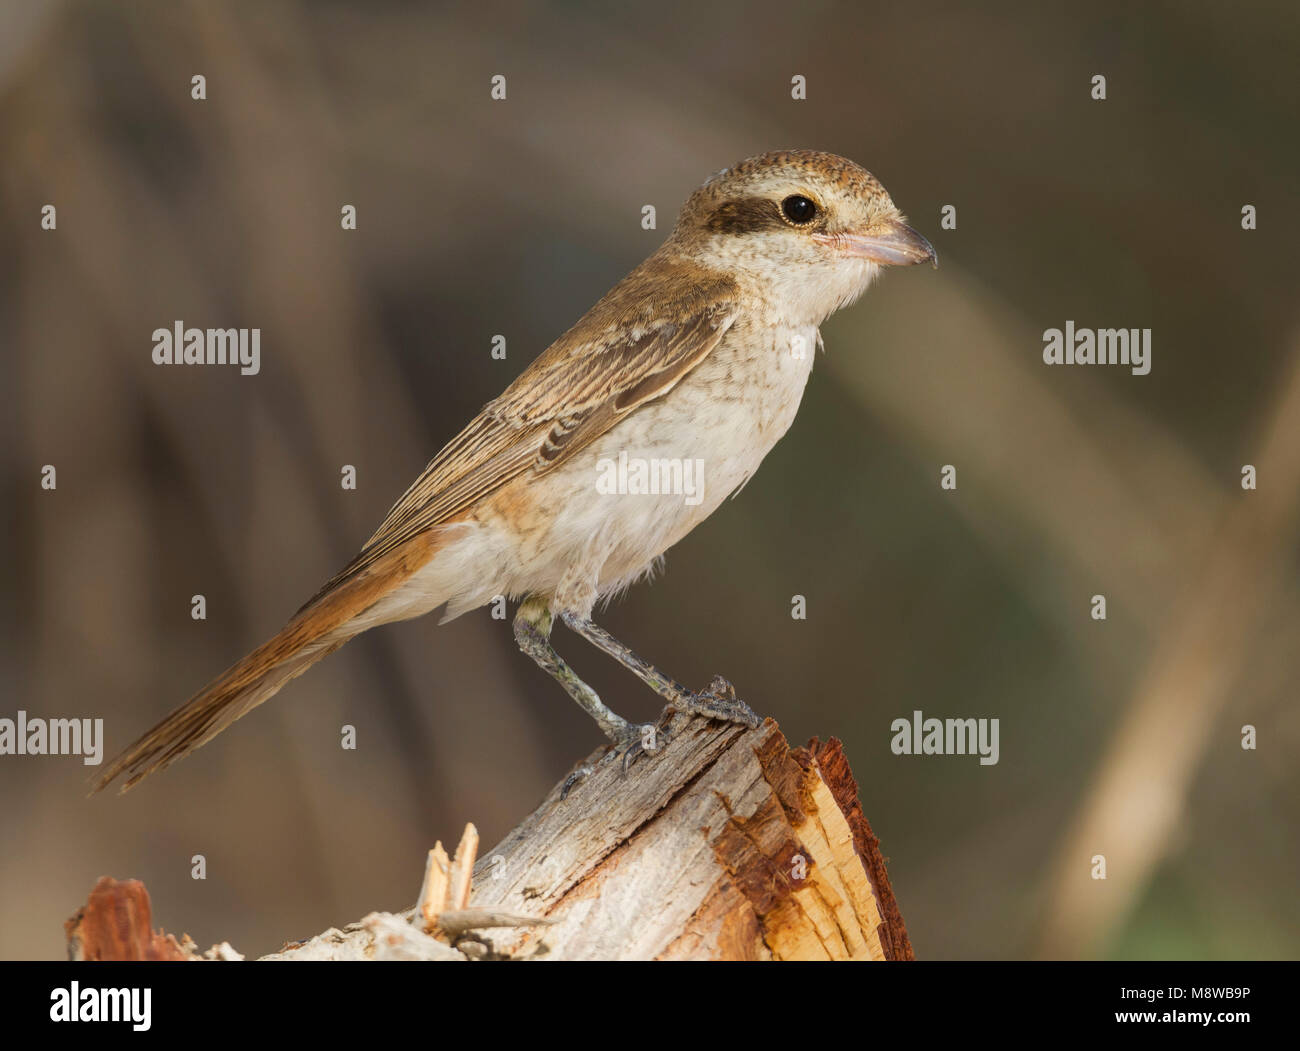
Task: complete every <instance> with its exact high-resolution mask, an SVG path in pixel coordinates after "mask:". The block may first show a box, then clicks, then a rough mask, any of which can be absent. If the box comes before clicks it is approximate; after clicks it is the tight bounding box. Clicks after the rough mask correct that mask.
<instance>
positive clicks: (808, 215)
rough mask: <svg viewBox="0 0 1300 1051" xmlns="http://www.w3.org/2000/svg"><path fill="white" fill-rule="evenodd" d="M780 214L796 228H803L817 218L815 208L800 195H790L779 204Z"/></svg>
mask: <svg viewBox="0 0 1300 1051" xmlns="http://www.w3.org/2000/svg"><path fill="white" fill-rule="evenodd" d="M781 214H783V215H784V216H785V217H786V218H787V219H789V220H790V222H792V223H794V224H795V225H796V226H804V225H805V224H807V223H810V222H812V221H813V219H814V218H816V216H817V206H816V205H815V204H813V203H812V201H810V200H808V198H807V197H803V196H801V195H800V194H797V193H796V194H791V195H790V196H789V197H787V198H786V199H785V200H784V201H782V202H781Z"/></svg>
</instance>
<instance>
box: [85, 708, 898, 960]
mask: <svg viewBox="0 0 1300 1051" xmlns="http://www.w3.org/2000/svg"><path fill="white" fill-rule="evenodd" d="M668 730H669V737H668V739H667V741H666V742H664V741H662V740H661V742H660V747H659V749H658V751H657V752H655V753H654V754H653V755H644V756H640V757H638V758H637V759H636V761H635V762H634V763H633V764H632V767H631V769H630V770H629V771H628V772H627V773H626V774H625V773H624V772H623V769H622V764H621V763H620V762H618V761H617V760H611V759H610V758H609V757H608V756H607V753H606V750H605V749H600V750H598V751H597V752H595V753H593V755H592V756H591V757H590V758H589V759H588V760H587V762H588V764H590V765H591V767H592V772H591V773H590V774H589V775H588V776H587V777H586V778H585V779H583V780H581V781H580V782H578V783H577V784H576V785H575V786H574V787H573V788H572V789H571V790H570V792H569V793H568V795H567V797H566V798H561V786H560V785H557V786H556V787H555V788H554V789H552V791H551V792H550V794H549V795H548V796H547V797H546V798H545V799H544V800H543V801H542V804H541V805H540V806H539V807H538V808H537V809H536V810H535V811H534V812H533V813H532V814H530V815H529V816H528V817H527V818H525V819H524V821H523V822H522V823H521V824H520V825H519V826H518V827H517V828H516V829H515V830H514V831H512V832H511V833H510V834H509V835H507V836H506V837H505V839H504V840H502V842H501V843H499V844H498V845H497V846H496V847H495V848H494V849H492V850H490V851H488V852H487V853H486V854H484V855H483V856H481V857H480V858H479V860H478V863H477V865H476V866H475V867H474V875H473V884H472V888H471V892H470V897H469V902H468V907H467V908H465V909H460V908H459V906H460V905H461V904H462V903H463V897H464V888H463V887H462V888H461V889H460V890H459V891H458V892H457V896H458V897H459V899H460V900H458V901H454V902H453V905H452V907H453V908H455V909H457V910H458V911H456V912H455V914H454V916H453V914H452V913H451V912H448V913H447V914H446V916H447V919H446V923H445V929H443V927H440V926H438V925H437V923H434V925H433V927H432V928H431V930H429V931H426V930H424V927H425V925H426V922H428V921H427V917H430V916H434V915H436V914H437V909H436V908H432V909H431V907H430V906H429V904H428V903H427V902H426V903H425V904H424V906H423V907H422V908H413V909H409V910H407V911H406V912H405V913H403V914H398V915H394V914H391V913H382V912H379V913H372V914H370V915H369V916H367V917H366V918H365V919H364V920H361V921H359V922H358V923H355V924H351V925H349V926H348V927H345V928H343V929H342V930H337V929H331V930H329V931H326V932H325V933H324V934H321V935H318V936H317V937H315V938H312V939H311V940H310V941H306V942H299V943H295V944H292V945H287V946H285V947H284V948H283V949H282V950H281V951H280V952H278V953H274V954H272V955H271V956H269V957H264V958H265V959H280V960H285V959H336V960H339V959H353V960H355V959H447V960H450V959H470V958H477V959H485V958H486V959H499V958H516V959H517V958H528V959H539V960H546V959H551V960H641V959H664V960H678V959H714V960H910V959H912V947H911V943H910V942H909V941H908V938H907V932H906V930H905V929H904V926H903V920H902V916H901V915H900V914H899V911H898V906H897V904H896V903H895V901H894V895H893V892H892V891H891V889H890V886H889V880H888V878H887V876H886V873H885V863H884V859H883V858H882V857H881V855H880V851H879V849H878V841H877V839H876V837H875V836H874V835H873V834H872V832H871V826H870V825H869V824H868V823H867V820H866V818H865V816H864V815H863V813H862V809H861V807H860V805H859V803H858V798H857V785H856V783H855V782H854V780H853V775H852V774H851V773H850V771H849V766H848V762H847V760H846V759H845V756H844V753H843V750H842V748H841V746H840V743H839V742H838V741H836V740H834V739H831V740H830V741H827V742H826V743H825V744H821V743H819V742H817V741H816V740H814V741H812V742H810V743H809V744H808V745H807V746H806V747H803V748H793V749H792V748H791V747H790V746H789V744H788V743H787V741H786V739H785V737H784V736H783V735H782V734H781V732H780V730H779V728H778V727H777V725H776V723H775V722H773V721H772V720H771V719H769V720H767V721H766V722H765V723H764V724H763V725H762V726H761V727H759V728H758V729H756V730H747V729H745V728H743V727H739V726H731V725H725V724H719V723H715V722H709V721H706V720H703V719H691V718H688V717H685V716H675V717H674V718H673V720H672V723H671V724H670V725H669V726H668ZM471 831H472V830H471ZM466 842H471V843H476V838H473V837H471V836H468V835H467V837H466ZM463 846H464V844H463ZM470 849H471V850H472V846H471V847H470ZM434 854H436V855H438V856H440V857H441V859H442V860H441V862H439V863H438V864H437V865H435V864H434V862H433V855H431V860H430V864H429V866H428V870H427V872H426V894H427V892H428V887H429V880H430V879H431V878H433V879H434V882H435V883H436V884H437V886H439V887H446V886H447V878H446V876H445V874H444V873H443V871H442V869H440V868H439V865H441V866H445V865H446V854H445V852H443V851H442V848H441V845H439V847H438V848H437V851H436V852H434ZM461 858H462V852H460V851H458V859H461ZM461 864H463V865H465V866H466V869H465V870H466V871H468V869H467V865H468V861H461ZM453 882H454V873H453ZM102 885H103V881H101V887H102ZM118 886H125V884H119V885H118ZM101 887H97V892H98V891H100V889H101ZM141 890H143V888H141ZM100 898H101V899H102V900H101V902H100V905H99V908H100V909H101V910H102V909H105V908H107V909H110V910H111V909H112V908H114V905H113V903H112V898H111V897H105V895H104V894H103V893H101V894H100ZM95 904H96V899H95V896H94V895H92V899H91V902H90V904H89V905H88V907H87V909H84V910H82V912H81V913H79V914H78V917H79V918H80V919H79V924H78V926H79V927H83V928H84V927H85V925H86V923H87V918H86V914H87V913H88V912H89V913H90V919H91V921H92V922H94V923H97V924H100V925H103V924H104V923H105V922H106V921H104V920H103V919H97V918H96V917H95V915H94V908H95ZM147 904H148V902H147V895H146V896H145V913H144V918H143V924H141V921H140V919H139V917H137V918H136V920H135V922H134V926H133V927H132V929H133V930H136V931H137V932H138V933H139V936H140V937H141V938H144V936H145V934H146V933H147V934H148V935H149V936H150V937H151V938H152V937H156V936H154V935H152V932H151V931H150V929H149V917H148V911H147ZM529 917H531V918H532V920H534V921H535V922H532V923H527V922H523V921H524V920H525V919H526V918H529ZM70 923H71V921H70ZM108 925H109V926H112V923H111V922H109V923H108ZM449 932H450V933H449ZM69 933H70V936H71V930H70V932H69ZM172 944H175V943H174V942H173V943H172ZM188 947H189V946H187V948H188ZM169 948H170V947H169ZM122 951H123V952H131V951H139V950H138V949H132V948H130V947H123V948H122ZM236 955H237V954H235V953H234V952H233V950H230V948H229V946H224V945H223V946H222V947H218V948H217V949H214V950H210V951H209V953H208V954H207V956H208V958H214V957H215V958H227V959H229V958H232V957H235V956H236ZM99 958H101V959H107V958H110V957H108V956H105V955H103V954H102V952H101V955H100V956H99Z"/></svg>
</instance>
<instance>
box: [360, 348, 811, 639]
mask: <svg viewBox="0 0 1300 1051" xmlns="http://www.w3.org/2000/svg"><path fill="white" fill-rule="evenodd" d="M738 326H739V323H738ZM738 326H733V328H732V329H731V330H730V331H729V332H728V333H727V335H726V336H725V337H724V338H723V340H722V342H721V343H720V344H719V345H718V347H717V348H715V349H714V350H713V352H712V353H710V354H709V356H708V357H707V358H705V360H704V361H703V362H701V363H700V364H699V365H698V366H697V367H696V368H695V369H693V370H692V371H691V372H690V373H689V374H688V375H687V376H686V377H685V378H683V379H682V381H681V382H680V383H679V384H678V385H677V386H676V387H675V388H673V390H671V391H670V392H669V393H668V394H666V395H664V396H663V397H661V398H659V399H657V400H655V401H654V402H651V403H648V404H647V405H644V406H642V407H641V408H640V409H638V410H636V411H635V412H634V413H632V415H631V416H629V417H628V418H627V419H625V420H623V421H622V422H621V423H619V424H618V425H617V426H615V427H613V428H611V429H610V430H609V431H608V432H606V433H605V434H604V435H602V436H601V437H600V438H599V439H597V440H596V441H595V442H593V443H592V444H591V445H589V446H588V447H587V448H586V449H583V450H582V451H580V452H579V453H577V454H575V455H574V457H573V458H572V459H571V460H568V461H566V462H565V463H564V464H562V465H561V466H559V467H557V468H555V469H554V470H553V471H550V472H548V473H547V474H545V475H543V476H541V477H534V476H531V475H525V476H523V477H521V478H520V479H519V480H518V481H516V482H513V483H511V485H510V486H507V487H506V488H505V489H502V490H501V491H500V492H499V493H498V494H496V496H494V497H493V498H489V500H487V501H485V503H484V505H483V506H481V507H480V508H479V509H478V510H477V511H476V513H475V514H474V516H473V518H472V519H471V521H469V522H467V523H465V524H464V525H463V526H460V527H457V532H456V534H455V539H454V540H453V541H452V542H450V543H449V544H448V545H447V546H446V547H445V548H444V549H443V550H442V551H441V552H440V553H439V554H438V555H437V556H436V557H435V558H434V560H433V561H432V562H431V563H430V564H429V565H428V566H426V567H425V569H423V570H421V571H420V572H419V573H417V574H416V575H415V576H414V577H413V578H411V580H410V581H409V582H408V585H407V586H406V587H404V588H402V589H401V591H402V593H403V594H402V596H400V597H399V596H397V595H394V596H393V599H394V600H395V601H394V607H398V606H400V607H402V608H401V609H400V611H399V609H398V608H392V609H391V612H392V613H394V614H396V615H398V616H403V615H405V616H410V615H414V614H415V613H418V612H423V611H424V610H427V609H429V608H432V606H433V605H441V604H442V603H443V602H446V603H447V613H446V617H445V618H444V619H450V618H451V617H455V616H458V615H459V614H461V613H463V612H466V611H467V610H469V609H473V608H475V607H477V606H480V605H483V604H484V603H487V602H490V601H492V599H493V598H494V597H495V596H497V595H506V596H509V597H512V598H518V597H522V596H525V595H529V594H543V595H548V596H551V597H552V600H553V602H552V604H553V605H554V606H555V607H556V608H558V609H563V610H570V611H573V612H576V613H579V614H581V615H586V614H588V613H590V611H591V608H592V606H593V605H594V603H595V602H596V601H597V600H598V599H600V598H602V597H604V596H606V595H609V594H611V593H613V592H616V591H618V590H620V589H621V588H624V587H627V586H628V585H629V584H631V583H632V582H633V581H635V580H636V579H637V578H638V577H640V576H642V575H644V574H645V573H647V572H648V571H650V570H651V569H652V568H653V566H654V564H655V561H656V559H658V558H659V556H661V555H662V554H663V553H664V552H665V551H666V550H667V549H668V548H669V547H671V546H672V545H673V544H675V543H676V542H677V541H678V540H680V539H681V538H682V537H684V536H685V535H686V534H687V533H689V532H690V531H691V530H692V529H693V528H694V527H695V526H696V525H698V524H699V523H700V522H702V521H703V520H704V519H705V518H707V517H708V516H709V515H710V514H712V513H713V511H714V510H716V509H717V507H718V505H719V504H721V503H722V501H723V500H724V499H726V497H727V496H728V495H730V494H731V493H733V492H734V491H735V490H736V489H737V488H738V487H739V486H741V485H742V484H743V483H744V482H745V481H746V480H747V479H748V478H749V477H750V476H751V475H752V474H753V473H754V472H755V471H756V470H757V469H758V466H759V464H760V463H761V462H762V460H763V457H764V456H766V455H767V453H768V451H769V450H770V449H771V448H772V446H774V445H775V444H776V442H777V441H778V440H779V439H780V438H781V436H782V435H783V434H785V432H786V430H787V429H788V428H789V426H790V424H791V422H793V420H794V416H795V413H796V411H797V410H798V408H799V402H800V400H801V398H802V396H803V391H804V387H805V385H806V384H807V381H808V375H809V373H810V372H811V370H812V364H813V356H814V353H815V350H816V347H817V330H816V329H815V328H814V327H811V326H810V327H806V328H799V329H784V328H783V329H776V328H764V329H762V330H760V331H758V332H756V331H753V330H748V329H744V328H740V329H739V330H738ZM796 337H797V338H796ZM800 341H801V342H800ZM521 505H522V506H525V507H526V508H527V511H526V512H523V511H521V510H520V507H521ZM408 606H409V607H411V608H410V609H409V611H408V610H407V609H406V608H405V607H408ZM419 607H423V608H419ZM376 612H378V611H376ZM386 612H388V611H386Z"/></svg>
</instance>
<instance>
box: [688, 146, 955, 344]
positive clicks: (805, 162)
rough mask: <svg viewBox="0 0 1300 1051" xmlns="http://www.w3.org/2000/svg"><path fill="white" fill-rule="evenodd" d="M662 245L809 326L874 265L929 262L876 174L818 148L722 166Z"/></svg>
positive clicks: (853, 292)
mask: <svg viewBox="0 0 1300 1051" xmlns="http://www.w3.org/2000/svg"><path fill="white" fill-rule="evenodd" d="M665 247H666V248H668V249H669V250H670V251H675V252H679V253H681V254H683V255H686V256H689V257H690V258H691V259H692V260H694V261H695V262H697V263H699V264H702V265H705V266H711V267H715V268H717V269H722V270H726V271H727V272H729V273H731V274H732V275H733V276H734V277H736V278H737V280H740V281H742V282H744V283H746V284H747V285H748V286H750V287H751V288H752V289H753V290H754V291H755V292H757V293H758V294H760V295H762V296H763V297H764V298H765V299H766V300H767V301H768V306H769V309H771V310H773V311H775V312H778V313H781V314H783V315H784V316H785V318H786V319H787V320H789V321H792V322H800V323H809V324H820V323H821V321H823V320H824V319H825V318H826V317H827V316H828V315H830V314H831V313H833V312H834V311H835V310H838V309H839V308H840V307H842V306H847V305H848V304H849V303H851V302H853V301H854V300H855V299H857V298H858V296H860V295H861V294H862V293H863V292H864V291H865V290H866V288H867V286H868V285H869V284H870V283H871V281H872V279H873V278H874V277H875V276H876V274H877V273H879V270H880V268H881V267H882V266H909V265H911V264H914V263H925V262H934V261H936V256H935V253H934V248H933V247H931V245H930V242H929V241H927V240H926V239H925V238H924V237H922V236H921V235H920V234H919V233H917V232H916V231H915V230H913V229H912V228H911V227H910V226H908V225H907V224H906V222H904V219H903V215H902V213H900V212H899V210H898V208H896V207H895V206H894V202H893V201H892V200H891V199H890V197H889V194H888V193H886V192H885V188H884V187H883V186H881V185H880V182H879V181H878V180H877V179H876V177H875V176H874V175H872V174H871V173H870V172H869V171H867V170H866V169H865V168H861V167H859V166H858V165H856V164H854V163H853V162H852V161H850V160H846V159H845V158H843V157H837V156H836V155H835V154H833V153H820V152H818V151H816V150H781V151H778V152H774V153H765V154H762V155H761V156H758V157H751V158H749V159H748V160H744V161H741V162H740V163H739V164H736V165H734V166H732V167H730V168H724V169H723V170H722V171H720V172H718V173H717V174H716V175H714V176H713V177H712V178H710V179H709V180H708V181H707V182H706V183H705V184H704V185H703V186H701V187H700V188H699V189H698V190H696V191H695V192H694V193H693V194H691V196H690V198H689V199H688V200H687V202H686V204H685V205H684V206H683V208H682V211H681V215H680V216H679V217H678V220H677V226H676V227H675V229H674V230H673V234H672V237H671V238H670V239H669V242H668V244H667V245H665Z"/></svg>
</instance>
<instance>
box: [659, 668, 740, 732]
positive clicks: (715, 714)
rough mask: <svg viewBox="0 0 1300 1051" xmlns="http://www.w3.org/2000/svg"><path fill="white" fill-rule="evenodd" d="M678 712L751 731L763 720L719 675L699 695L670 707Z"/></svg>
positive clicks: (689, 696) (690, 696) (694, 694)
mask: <svg viewBox="0 0 1300 1051" xmlns="http://www.w3.org/2000/svg"><path fill="white" fill-rule="evenodd" d="M670 707H672V708H674V709H675V710H677V711H680V712H688V713H690V714H692V715H701V716H704V717H705V718H706V719H720V720H722V721H723V722H728V723H739V724H740V725H742V726H748V727H749V728H750V729H751V730H754V729H757V728H758V727H759V726H761V725H762V723H763V720H762V718H761V717H760V716H759V715H758V713H757V712H755V711H754V709H752V708H751V707H750V706H749V705H747V704H746V703H745V702H744V701H742V700H741V699H740V698H739V697H737V696H736V688H735V687H734V686H732V685H731V683H729V682H728V681H727V680H726V679H724V678H723V677H722V676H721V675H715V676H714V677H713V679H712V681H711V682H710V683H709V685H708V686H707V687H706V688H705V689H703V690H701V691H700V692H699V693H693V694H688V695H687V696H685V697H682V698H681V699H680V700H678V701H674V702H673V703H672V705H671V706H670Z"/></svg>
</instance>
